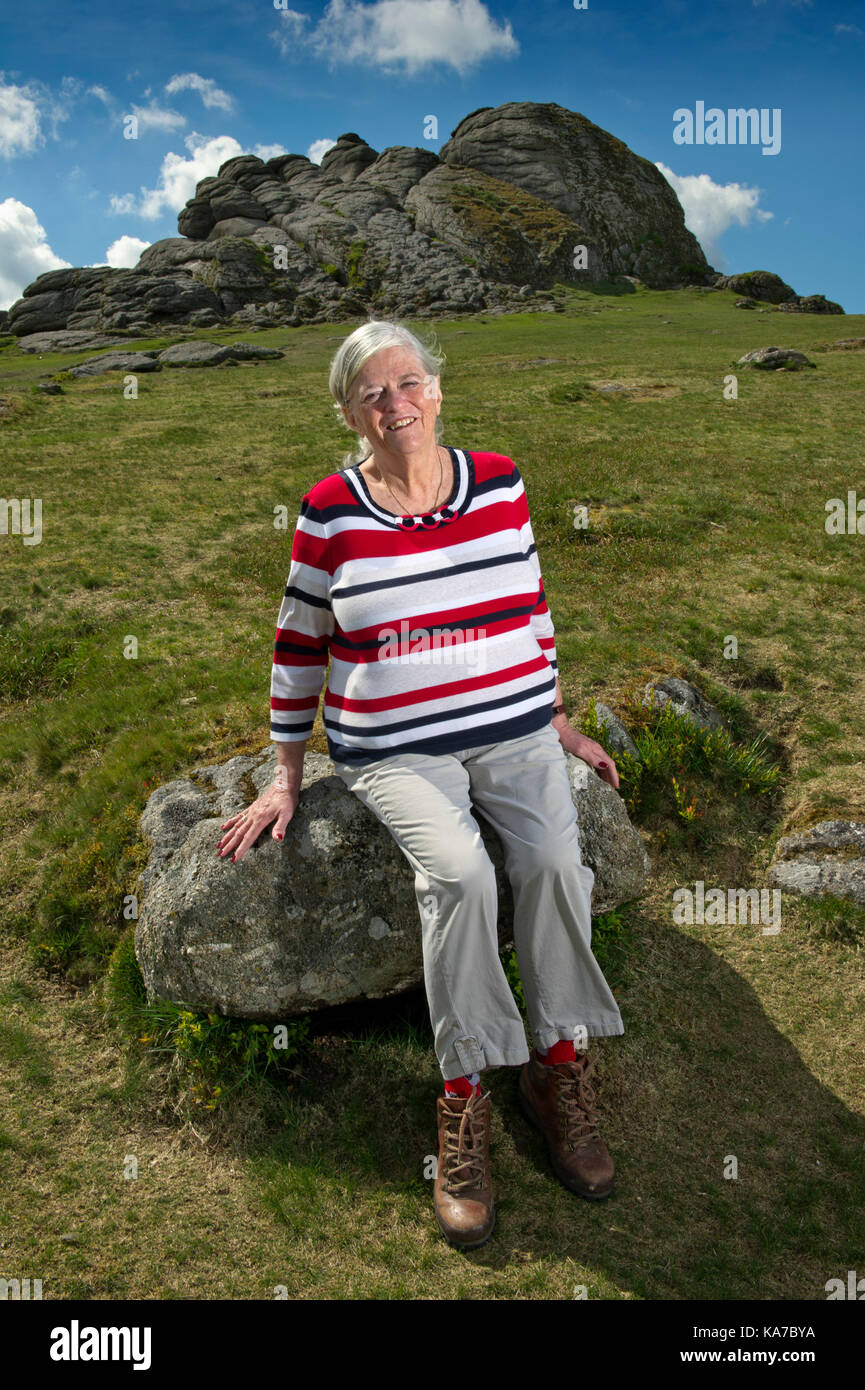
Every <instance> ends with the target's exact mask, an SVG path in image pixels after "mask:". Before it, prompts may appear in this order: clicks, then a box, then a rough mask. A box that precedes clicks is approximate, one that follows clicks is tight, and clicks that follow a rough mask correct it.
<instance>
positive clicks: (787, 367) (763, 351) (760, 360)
mask: <svg viewBox="0 0 865 1390" xmlns="http://www.w3.org/2000/svg"><path fill="white" fill-rule="evenodd" d="M737 361H738V363H739V365H742V366H746V367H757V368H759V369H760V370H761V371H767V372H777V371H782V372H798V371H801V369H802V368H803V367H813V366H814V363H813V362H812V361H811V359H810V358H808V357H806V356H805V354H804V352H797V351H796V349H795V348H779V347H761V348H752V349H751V351H750V352H746V353H744V354H743V355H742V356H741V357H740V358H738V359H737Z"/></svg>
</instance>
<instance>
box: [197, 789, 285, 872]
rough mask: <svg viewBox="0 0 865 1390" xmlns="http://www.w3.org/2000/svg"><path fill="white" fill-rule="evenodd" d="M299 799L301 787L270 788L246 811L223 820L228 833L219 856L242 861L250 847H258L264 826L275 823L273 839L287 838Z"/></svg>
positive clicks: (219, 848)
mask: <svg viewBox="0 0 865 1390" xmlns="http://www.w3.org/2000/svg"><path fill="white" fill-rule="evenodd" d="M299 798H300V788H299V787H297V788H294V789H285V788H283V787H277V786H272V787H268V789H267V791H266V792H262V794H261V796H260V797H259V798H258V800H257V801H253V803H252V805H251V806H247V808H246V810H245V811H241V812H239V813H238V814H237V815H236V816H231V817H229V819H228V820H227V821H223V823H222V825H221V827H220V829H222V830H225V831H227V832H228V833H227V834H225V835H223V837H222V839H221V840H220V841H219V844H218V845H217V851H218V853H219V857H220V858H224V857H225V855H227V854H231V857H232V860H234V861H237V860H240V859H242V858H243V856H244V855H245V854H246V851H247V850H248V849H249V847H250V845H254V844H255V841H256V840H257V839H258V837H259V835H260V834H261V832H262V830H264V828H265V826H268V825H270V822H271V821H274V820H275V824H274V827H273V830H272V832H271V835H272V838H273V839H274V840H281V839H282V838H283V836H284V835H285V827H286V826H287V825H288V822H289V821H290V820H291V818H292V816H293V815H294V813H295V811H296V810H297V803H298V800H299Z"/></svg>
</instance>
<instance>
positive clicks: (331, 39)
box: [271, 0, 519, 76]
mask: <svg viewBox="0 0 865 1390" xmlns="http://www.w3.org/2000/svg"><path fill="white" fill-rule="evenodd" d="M305 20H306V16H305V15H301V14H299V12H298V11H297V10H281V11H280V27H279V29H278V30H275V31H273V32H272V33H271V38H272V39H273V40H274V42H275V43H276V44H277V46H278V48H279V49H280V51H281V53H282V54H283V56H284V57H285V56H287V55H288V54H290V53H293V52H294V51H297V50H299V49H311V50H312V51H313V52H314V53H315V55H316V56H317V57H319V58H325V59H327V60H328V61H329V63H330V65H331V67H333V66H334V65H336V64H337V63H341V62H347V63H360V64H366V65H367V66H370V67H377V68H380V69H381V71H382V72H396V71H401V72H403V73H404V74H405V75H407V76H411V75H412V74H414V73H416V72H419V71H421V69H423V68H441V67H443V66H444V65H445V64H447V65H448V66H449V67H452V68H454V69H456V71H457V72H458V73H461V74H463V73H466V72H468V71H470V69H471V68H473V67H476V66H477V64H478V63H480V62H482V61H484V60H485V59H489V58H513V57H515V56H516V55H517V54H518V53H519V44H518V43H517V41H516V39H515V38H514V36H513V32H512V30H511V26H510V23H509V22H508V21H507V20H506V21H505V22H504V24H502V25H497V24H496V23H495V21H494V20H493V19H492V17H491V15H490V13H489V10H488V9H487V7H486V5H485V4H482V3H481V0H374V2H373V3H372V4H368V5H364V4H362V3H360V0H329V3H328V5H327V8H326V9H325V12H324V14H323V15H322V17H321V19H320V20H319V22H318V24H317V25H316V27H315V29H313V30H312V32H311V33H307V32H306V30H305V28H304V21H305Z"/></svg>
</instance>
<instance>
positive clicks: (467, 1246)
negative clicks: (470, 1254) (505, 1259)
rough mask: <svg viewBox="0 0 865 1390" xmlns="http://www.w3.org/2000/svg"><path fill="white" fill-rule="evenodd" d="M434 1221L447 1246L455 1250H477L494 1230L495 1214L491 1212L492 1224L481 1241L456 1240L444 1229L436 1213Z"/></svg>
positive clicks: (484, 1243)
mask: <svg viewBox="0 0 865 1390" xmlns="http://www.w3.org/2000/svg"><path fill="white" fill-rule="evenodd" d="M435 1219H436V1225H437V1226H438V1228H439V1230H440V1231H441V1233H442V1235H443V1236H444V1238H445V1240H446V1241H447V1243H448V1245H452V1246H453V1248H454V1249H455V1250H479V1249H480V1247H481V1246H482V1245H486V1243H487V1241H488V1240H489V1238H490V1236H491V1235H492V1233H493V1231H494V1230H495V1229H496V1214H495V1212H493V1224H492V1225H491V1226H490V1229H489V1230H488V1231H487V1234H486V1235H485V1236H484V1237H483V1238H482V1239H481V1240H472V1241H464V1240H457V1239H456V1238H455V1237H454V1236H453V1235H452V1234H450V1233H449V1232H448V1230H447V1229H446V1227H444V1226H443V1225H442V1223H441V1221H440V1220H439V1214H438V1212H436V1213H435Z"/></svg>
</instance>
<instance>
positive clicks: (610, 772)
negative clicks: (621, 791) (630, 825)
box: [553, 724, 619, 790]
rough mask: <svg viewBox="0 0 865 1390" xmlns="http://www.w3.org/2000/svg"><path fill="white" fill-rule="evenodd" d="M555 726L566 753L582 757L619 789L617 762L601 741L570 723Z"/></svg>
mask: <svg viewBox="0 0 865 1390" xmlns="http://www.w3.org/2000/svg"><path fill="white" fill-rule="evenodd" d="M553 728H554V729H555V730H556V733H557V734H558V736H559V742H560V743H561V745H562V747H563V748H564V750H565V752H566V753H573V755H574V757H575V758H582V760H583V762H584V763H588V764H589V767H593V768H594V769H595V771H596V772H597V774H598V776H599V777H600V778H601V780H602V781H604V782H609V784H610V786H611V787H613V788H615V789H616V790H618V786H619V774H618V772H617V771H616V764H615V763H614V762H613V760H612V758H611V757H610V755H609V753H607V752H606V750H605V749H603V748H602V747H601V745H600V744H599V743H596V742H595V740H594V739H593V738H587V737H586V735H585V734H579V733H577V731H576V729H572V728H571V726H570V724H562V727H561V728H556V725H555V724H554V725H553Z"/></svg>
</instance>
